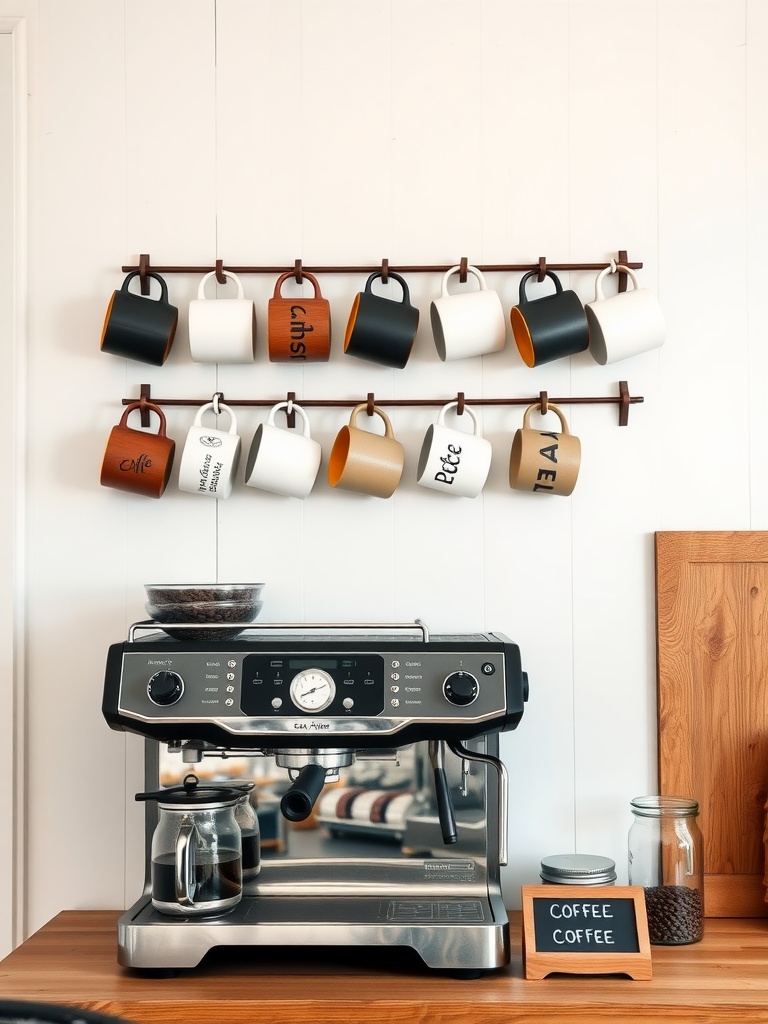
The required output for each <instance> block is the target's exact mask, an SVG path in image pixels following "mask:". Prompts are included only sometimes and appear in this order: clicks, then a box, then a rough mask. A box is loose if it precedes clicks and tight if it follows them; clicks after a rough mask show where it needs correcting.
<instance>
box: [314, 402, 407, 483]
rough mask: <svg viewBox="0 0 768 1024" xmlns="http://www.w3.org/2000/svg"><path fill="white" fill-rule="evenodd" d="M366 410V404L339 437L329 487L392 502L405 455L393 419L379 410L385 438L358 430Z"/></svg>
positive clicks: (330, 466) (354, 413)
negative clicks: (392, 422)
mask: <svg viewBox="0 0 768 1024" xmlns="http://www.w3.org/2000/svg"><path fill="white" fill-rule="evenodd" d="M366 409H367V405H366V403H365V402H361V403H360V405H356V406H355V408H354V409H353V410H352V415H351V416H350V418H349V425H348V426H345V427H342V428H341V430H340V431H339V433H338V434H337V436H336V440H335V441H334V443H333V448H332V450H331V455H330V459H329V460H328V483H329V484H330V485H331V487H339V488H341V489H342V490H345V491H357V492H358V493H360V494H371V495H373V496H374V497H375V498H390V497H391V496H392V495H393V494H394V493H395V489H396V488H397V485H398V484H399V483H400V477H401V476H402V474H403V462H404V456H405V453H404V451H403V446H402V445H401V444H400V442H399V441H398V440H397V439H396V438H395V435H394V432H393V430H392V424H391V423H390V422H389V417H388V416H387V414H386V413H384V412H382V410H381V409H379V408H377V407H376V406H374V407H373V412H374V414H375V415H377V416H380V417H381V419H382V420H383V421H384V434H383V435H382V434H376V433H373V431H370V430H363V429H362V428H361V427H358V426H357V418H358V416H359V415H360V413H361V412H365V411H366Z"/></svg>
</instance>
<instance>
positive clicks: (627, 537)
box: [0, 0, 768, 937]
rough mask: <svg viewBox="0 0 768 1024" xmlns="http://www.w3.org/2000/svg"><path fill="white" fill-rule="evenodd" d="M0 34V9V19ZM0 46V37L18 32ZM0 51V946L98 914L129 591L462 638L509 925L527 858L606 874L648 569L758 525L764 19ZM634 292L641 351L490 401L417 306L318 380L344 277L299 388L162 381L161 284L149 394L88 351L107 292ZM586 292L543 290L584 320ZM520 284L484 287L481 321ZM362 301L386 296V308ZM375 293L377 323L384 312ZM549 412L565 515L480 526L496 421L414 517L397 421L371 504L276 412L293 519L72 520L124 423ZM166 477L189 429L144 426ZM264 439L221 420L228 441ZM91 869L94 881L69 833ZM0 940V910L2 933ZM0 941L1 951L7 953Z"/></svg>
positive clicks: (167, 24) (546, 13)
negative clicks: (579, 302) (17, 528)
mask: <svg viewBox="0 0 768 1024" xmlns="http://www.w3.org/2000/svg"><path fill="white" fill-rule="evenodd" d="M12 13H14V0H0V15H2V14H12ZM16 13H18V9H17V10H16ZM22 13H26V14H27V15H28V19H29V23H30V33H29V46H30V61H31V69H32V79H31V88H30V93H31V96H30V218H31V220H30V225H31V230H30V251H31V259H30V306H29V317H30V323H29V343H28V359H29V376H28V388H27V396H26V399H27V404H28V410H29V415H28V422H27V424H26V439H27V460H28V461H27V468H26V471H25V473H24V479H23V480H22V481H21V484H22V486H23V487H24V492H25V501H26V508H27V512H26V521H25V529H26V536H27V544H28V548H27V572H26V582H25V587H26V590H25V593H26V599H27V627H28V632H27V647H28V653H27V667H26V672H25V680H24V684H25V693H26V700H27V714H28V740H27V745H28V753H29V761H28V777H29V789H28V792H27V841H26V864H27V868H28V872H27V878H28V881H27V887H26V891H25V893H24V894H23V901H22V902H23V909H24V910H25V913H26V918H25V921H26V923H25V926H24V931H25V932H26V931H31V930H33V929H34V928H37V927H39V926H40V925H41V924H43V923H44V922H45V921H46V920H48V919H49V918H50V917H51V916H52V915H53V914H55V913H56V912H57V911H59V910H61V909H64V908H67V907H117V906H123V905H126V904H128V903H130V902H132V901H133V899H134V898H135V897H136V895H137V893H138V889H139V884H140V877H141V867H142V865H141V856H142V836H141V815H140V813H139V812H138V811H137V808H136V805H135V804H134V802H133V799H132V797H133V793H135V792H136V791H137V789H138V788H139V787H140V785H141V763H140V762H141V747H140V743H139V742H138V741H136V740H135V739H131V738H126V737H123V736H121V735H118V734H116V733H111V732H110V731H109V730H108V729H107V727H106V726H105V724H104V722H103V720H102V717H101V710H100V703H101V686H102V678H103V666H104V658H105V653H106V648H107V646H108V644H109V643H111V642H114V641H117V640H119V639H121V638H122V637H123V636H124V634H125V630H126V627H127V625H128V624H129V623H130V622H132V621H135V620H136V619H138V618H141V617H142V616H143V584H144V583H145V582H148V581H157V580H162V579H169V580H170V579H180V580H181V579H193V580H194V579H199V578H213V577H216V576H217V575H218V577H219V578H220V579H221V580H248V579H254V578H258V579H263V580H265V581H266V583H267V588H266V591H265V597H266V602H265V607H264V612H263V617H264V618H265V619H271V620H297V619H298V620H305V621H311V620H327V619H333V620H339V621H343V620H345V619H354V620H358V621H359V620H398V621H401V620H407V619H413V618H415V617H417V616H418V617H421V618H424V619H425V620H426V621H427V623H428V624H429V625H430V627H431V628H432V629H433V630H435V631H446V630H451V629H459V630H475V629H483V628H488V629H496V630H501V631H503V632H506V633H508V634H509V635H510V636H511V637H513V638H514V639H515V640H516V641H517V642H518V643H519V644H520V647H521V650H522V653H523V659H524V664H525V667H526V669H527V670H528V672H529V675H530V680H531V700H530V704H529V707H528V710H527V713H526V715H525V718H524V720H523V723H522V724H521V726H520V728H519V729H518V731H517V732H516V733H514V734H512V735H510V736H508V737H505V738H504V740H503V753H504V757H505V760H506V762H507V764H508V766H509V769H510V774H511V779H512V796H511V805H512V806H511V813H512V816H511V822H512V824H511V835H510V841H511V842H510V849H511V863H510V867H509V868H508V869H507V872H506V875H505V881H506V892H507V897H508V901H509V902H510V904H512V905H514V904H516V903H517V897H518V886H519V884H520V883H521V882H522V881H530V880H535V877H536V872H537V865H538V861H539V859H540V858H541V856H543V855H545V854H548V853H553V852H561V851H568V850H573V849H576V850H579V851H582V852H596V853H603V854H607V855H609V856H612V857H614V858H615V859H616V861H617V863H618V866H619V870H620V876H621V875H622V874H624V876H625V867H624V862H625V836H626V831H627V828H628V824H629V823H628V820H627V819H628V812H627V805H628V801H629V799H630V798H631V797H632V796H634V795H637V794H638V793H640V792H641V791H650V790H652V789H653V788H654V785H655V683H654V671H655V666H654V649H655V648H654V611H653V607H654V606H653V602H654V593H653V533H654V531H655V530H659V529H705V528H714V529H748V528H749V529H761V528H763V527H764V526H765V525H766V523H768V484H766V483H765V482H764V477H765V474H764V472H763V461H764V460H763V452H762V444H761V441H762V437H763V435H764V433H765V430H766V426H767V425H768V424H766V418H767V414H766V412H765V411H764V410H765V403H764V401H763V382H764V379H765V369H766V357H765V355H764V350H765V342H764V331H763V322H764V313H763V309H762V307H763V302H764V300H763V298H762V293H763V291H764V285H763V282H764V281H765V279H766V272H767V271H768V266H767V264H768V247H766V244H765V243H766V228H767V227H768V200H767V198H766V197H767V196H768V150H767V148H766V133H765V119H764V107H763V102H762V100H763V97H764V95H765V93H766V89H767V88H768V60H767V59H766V58H768V8H767V7H766V5H764V4H763V3H762V0H705V2H701V0H665V2H663V3H657V2H655V0H540V2H539V3H536V4H531V3H523V2H520V0H482V2H477V3H474V4H467V3H466V2H463V0H462V2H460V0H378V2H368V0H366V2H360V0H326V2H324V3H322V4H318V3H312V2H309V0H160V2H158V0H131V2H129V3H125V2H122V0H69V2H68V3H67V4H60V3H57V2H55V0H37V2H36V3H28V4H25V10H24V11H23V12H22ZM619 248H625V249H627V250H628V251H629V254H630V258H632V259H636V260H642V261H643V263H644V268H643V270H642V271H641V272H640V277H641V283H642V284H643V285H644V286H646V287H650V288H652V289H654V290H656V291H657V292H658V294H659V297H660V299H661V301H662V304H663V306H664V309H665V313H666V316H667V320H668V329H669V333H668V342H667V345H666V346H665V347H664V349H662V350H661V351H660V352H654V353H649V354H646V355H642V356H638V357H635V358H634V359H632V360H629V361H626V362H625V363H622V364H619V365H617V366H608V367H599V366H597V365H596V364H595V363H594V362H593V361H592V360H591V358H590V357H589V356H588V354H584V355H581V356H578V357H574V358H572V359H571V360H568V361H561V362H559V363H554V364H548V365H546V366H544V367H540V368H538V369H533V370H532V369H528V368H526V367H525V366H524V365H523V363H522V361H521V360H520V359H519V357H518V355H517V352H516V350H515V348H514V344H513V342H512V340H511V336H510V338H509V342H508V345H507V348H506V350H505V351H504V352H503V353H501V354H498V355H495V356H492V357H486V358H485V359H483V360H473V361H467V362H463V363H454V364H442V363H440V361H439V360H438V358H437V355H436V353H435V350H434V346H433V344H432V339H431V332H430V328H429V315H428V310H429V301H430V299H431V297H432V296H433V295H435V294H436V292H437V290H438V289H439V284H440V279H439V276H438V275H410V277H409V285H410V287H411V295H412V301H414V302H415V303H416V304H417V305H419V307H420V309H421V312H422V322H421V327H420V330H419V335H418V338H417V342H416V347H415V351H414V355H413V357H412V359H411V361H410V363H409V364H408V366H407V368H406V369H405V370H403V371H391V370H387V369H385V368H381V367H376V366H374V365H373V364H366V363H363V362H359V361H356V360H354V359H352V358H350V357H346V356H344V355H343V354H342V351H341V342H342V335H343V328H344V325H345V323H346V319H347V314H348V311H349V307H350V305H351V301H352V297H353V295H354V293H355V292H356V291H357V290H358V289H359V288H360V287H362V283H363V279H362V278H358V277H349V278H344V277H340V276H333V277H330V276H328V277H326V278H323V279H322V280H321V285H322V288H323V293H324V294H325V295H326V297H328V298H329V299H330V301H331V305H332V316H333V323H334V328H335V332H334V352H333V356H332V359H331V362H330V363H329V364H324V365H321V364H317V365H310V366H306V367H305V368H303V369H296V368H295V367H291V366H286V365H283V364H271V363H269V362H268V360H267V357H266V342H265V327H266V304H267V300H268V298H269V297H270V296H271V293H272V288H273V286H274V280H273V279H272V278H269V279H268V278H266V277H260V276H253V277H249V278H247V279H246V280H245V284H246V288H247V294H249V295H250V296H253V297H254V299H255V300H256V303H257V311H258V315H259V321H260V331H261V333H260V344H259V346H258V350H259V351H258V357H257V361H256V364H255V365H254V366H253V367H224V366H222V367H220V368H216V367H211V366H204V365H196V364H193V363H192V362H191V361H190V359H189V355H188V348H187V344H186V313H185V308H186V304H187V303H188V301H189V300H190V299H191V298H193V297H194V296H195V294H196V290H197V283H198V281H197V279H196V278H195V277H193V276H189V277H185V276H175V275H174V276H173V277H171V276H170V275H169V278H168V284H169V289H170V292H171V299H172V301H173V302H174V303H175V304H176V305H178V306H179V307H180V310H181V322H180V328H179V332H178V335H177V341H176V344H175V346H174V351H173V352H172V354H171V357H170V358H169V360H168V362H167V363H166V365H165V366H164V367H162V368H152V367H145V366H144V365H142V364H138V363H131V364H127V363H126V362H123V361H121V360H117V359H114V358H112V357H111V356H107V355H103V354H101V353H100V352H99V351H98V339H99V334H100V330H101V324H102V319H103V315H104V310H105V307H106V303H107V300H108V298H109V295H110V293H111V291H112V290H113V289H114V288H115V287H118V286H119V284H120V283H121V281H122V274H121V273H120V267H121V265H122V264H124V263H135V262H136V261H137V258H138V254H139V253H141V252H148V253H149V254H150V256H151V259H152V262H153V263H156V264H158V265H162V264H164V263H171V264H173V263H183V264H210V263H211V262H212V261H213V260H214V259H215V258H217V257H220V258H222V259H223V260H224V261H225V264H230V265H242V264H258V263H268V264H286V265H287V266H290V265H292V264H293V261H294V260H295V259H297V258H301V259H302V260H303V261H304V263H305V264H306V265H312V264H334V263H345V264H357V263H359V264H369V263H377V262H378V261H379V260H381V259H382V258H384V257H386V258H388V259H389V260H390V263H391V265H392V266H393V267H396V266H397V264H398V263H406V264H407V263H446V262H449V261H456V262H458V260H459V258H460V257H461V256H464V255H466V256H467V257H468V258H469V259H470V261H471V262H476V263H505V262H535V261H536V260H537V259H538V257H539V256H541V255H545V256H546V257H547V258H548V259H549V260H550V261H552V262H582V261H587V262H593V261H601V260H607V259H608V258H610V257H611V256H612V255H615V253H616V252H617V250H618V249H619ZM593 277H594V275H593V274H591V273H586V272H578V273H577V272H574V273H572V274H570V275H568V274H564V275H562V278H563V284H564V286H565V287H569V286H570V287H572V288H575V289H576V290H577V291H578V293H579V294H580V296H581V297H582V298H583V299H584V301H588V300H589V299H591V298H592V293H593ZM518 283H519V275H511V274H510V275H489V285H491V286H492V287H496V288H497V289H498V290H499V292H500V294H501V296H502V300H503V302H504V305H505V307H506V308H509V307H511V306H512V305H513V304H514V303H515V302H516V300H517V288H518ZM394 287H395V288H396V287H397V286H394ZM393 294H395V293H394V292H393ZM619 379H627V380H628V382H629V386H630V390H631V391H632V393H633V394H639V395H643V396H644V397H645V402H644V404H643V405H638V406H633V407H632V409H631V411H630V421H629V426H628V427H627V428H619V427H618V426H617V422H618V419H617V415H616V410H615V408H613V407H606V406H572V407H566V409H565V412H566V415H567V417H568V419H569V423H570V426H571V429H572V430H573V432H574V433H576V434H578V435H579V436H580V437H581V440H582V446H583V453H584V454H583V466H582V472H581V476H580V479H579V483H578V486H577V488H576V491H575V492H574V494H573V496H572V497H571V498H567V499H562V498H553V499H551V500H548V499H546V498H542V497H541V496H531V495H524V494H519V493H514V492H512V491H510V490H509V488H508V486H507V461H508V455H509V447H510V444H511V438H512V434H513V432H514V430H515V429H516V427H517V426H518V425H519V424H520V422H521V419H522V410H521V409H519V408H512V409H509V408H508V409H498V408H486V409H483V410H482V414H481V421H482V424H483V428H484V431H485V432H486V435H487V436H488V437H489V438H490V439H491V440H492V442H493V445H494V464H493V466H492V470H491V475H490V479H489V483H488V485H487V488H486V490H485V492H484V494H483V496H482V497H480V498H478V499H477V500H475V501H465V500H456V501H452V500H450V499H447V498H445V497H444V496H442V495H439V494H433V493H431V492H427V491H422V489H420V488H417V487H416V485H415V483H414V478H415V466H416V459H417V454H418V448H419V445H420V440H421V437H422V436H423V433H424V430H425V429H426V426H427V424H428V422H429V419H430V416H431V415H432V413H431V412H430V411H428V410H423V409H421V410H418V409H397V410H393V412H392V420H393V424H394V426H395V431H396V433H397V435H398V436H399V437H400V439H401V440H402V441H403V442H404V444H405V446H406V460H407V461H406V469H405V474H404V482H403V485H402V486H401V488H400V489H399V490H398V491H397V493H396V495H395V496H394V498H392V499H391V500H389V501H379V500H376V499H372V498H371V499H367V498H364V497H361V496H358V495H351V494H344V493H342V492H335V491H333V490H332V489H330V488H329V487H328V485H327V483H325V482H324V479H325V478H324V467H325V465H326V463H327V454H328V451H329V449H330V445H331V443H332V440H333V437H334V436H335V434H336V431H337V430H338V428H339V426H340V424H341V422H343V419H344V413H343V411H342V410H334V409H324V410H311V419H312V424H313V433H314V434H315V436H317V438H318V439H319V440H320V441H321V443H322V444H323V449H324V462H323V469H322V470H321V477H320V481H319V483H318V485H317V487H316V490H315V492H314V493H313V494H312V495H311V496H310V498H309V499H308V500H307V501H306V502H304V503H302V502H298V501H294V500H292V499H283V498H278V497H277V496H270V495H266V494H260V493H257V492H252V491H250V490H249V489H247V488H245V487H244V486H243V484H242V478H241V479H240V481H239V483H238V485H237V487H236V490H235V492H234V494H233V496H232V498H231V499H230V500H229V501H228V502H222V503H221V504H220V505H219V506H218V507H217V506H216V505H215V504H214V503H209V502H206V501H204V500H201V499H199V498H196V497H195V496H194V495H188V494H182V493H180V492H179V491H178V490H177V488H176V476H175V474H174V477H173V478H172V482H171V485H170V487H169V490H168V491H167V492H166V495H165V496H164V497H163V499H162V500H161V501H158V502H153V501H149V500H147V499H142V498H134V497H132V496H125V495H122V494H120V493H118V492H116V491H109V490H107V489H104V488H100V487H99V485H98V470H99V465H100V460H101V455H102V450H103V445H104V441H105V438H106V436H107V434H108V432H109V429H110V427H111V426H112V425H113V424H114V423H115V422H116V421H117V419H118V418H119V416H120V413H121V407H120V402H121V399H122V398H123V397H124V396H128V395H134V394H137V389H138V385H139V384H141V383H143V382H148V383H150V384H151V385H152V389H153V391H154V392H155V394H157V395H163V396H165V397H172V396H188V395H193V396H200V397H201V398H202V397H205V396H210V395H211V394H212V393H213V391H214V390H216V389H219V390H221V391H223V392H224V394H225V395H226V396H228V397H230V398H236V397H271V396H273V395H274V396H275V397H279V396H281V395H284V394H285V393H286V391H287V390H289V389H290V390H294V391H296V392H297V394H298V395H299V396H300V397H301V396H303V397H306V398H310V397H311V398H322V397H357V396H361V397H364V396H365V395H366V394H367V392H369V391H373V392H374V393H375V394H376V395H377V396H379V397H380V398H389V397H397V398H405V397H414V396H416V397H442V396H446V398H448V397H450V396H452V395H455V393H456V391H458V390H462V391H464V392H465V393H466V394H467V396H480V395H482V396H488V397H491V396H502V395H515V396H525V395H535V394H537V393H538V392H539V391H540V390H542V389H546V390H547V391H548V392H549V394H550V395H569V394H572V395H603V394H615V393H616V389H617V384H616V382H617V381H618V380H619ZM167 416H168V427H169V434H170V435H171V436H172V437H174V438H175V439H176V440H177V443H178V444H179V445H180V444H181V442H182V441H183V438H184V436H185V433H186V429H187V426H188V425H189V424H190V423H191V419H192V412H191V410H188V409H169V410H167ZM265 416H266V413H265V412H264V410H256V409H245V410H242V411H239V412H238V422H239V426H240V428H241V433H242V435H243V438H244V443H245V445H246V447H247V445H248V444H249V443H250V439H251V437H252V435H253V432H254V430H255V428H256V425H257V424H258V423H259V422H261V421H262V420H263V419H264V418H265ZM96 832H97V833H98V837H99V853H98V857H96V856H95V855H94V838H95V836H94V834H95V833H96ZM4 913H6V910H5V908H3V909H2V910H0V914H4ZM19 937H20V936H19Z"/></svg>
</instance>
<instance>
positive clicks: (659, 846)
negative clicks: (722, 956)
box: [628, 796, 704, 946]
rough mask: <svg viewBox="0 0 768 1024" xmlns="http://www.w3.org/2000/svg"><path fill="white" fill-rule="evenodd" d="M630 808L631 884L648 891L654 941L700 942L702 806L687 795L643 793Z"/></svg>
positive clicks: (663, 943) (659, 943)
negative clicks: (648, 794) (700, 827)
mask: <svg viewBox="0 0 768 1024" xmlns="http://www.w3.org/2000/svg"><path fill="white" fill-rule="evenodd" d="M630 806H631V808H632V814H633V821H632V827H631V828H630V830H629V840H628V843H629V884H630V885H640V886H642V887H643V889H644V890H645V906H646V910H647V912H648V932H649V937H650V940H651V943H653V944H654V945H656V946H678V945H685V944H686V943H691V942H698V941H699V940H700V939H701V938H702V936H703V935H704V844H703V840H702V836H701V831H700V830H699V826H698V823H697V821H696V818H697V817H698V814H699V805H698V803H697V801H696V800H692V799H691V798H689V797H683V796H639V797H635V799H634V800H632V801H631V805H630Z"/></svg>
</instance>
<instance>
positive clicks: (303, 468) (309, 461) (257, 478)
mask: <svg viewBox="0 0 768 1024" xmlns="http://www.w3.org/2000/svg"><path fill="white" fill-rule="evenodd" d="M281 409H285V410H286V412H287V413H290V412H295V413H298V415H299V416H300V418H301V420H302V422H303V430H302V431H301V432H299V431H298V430H291V429H290V428H285V429H283V428H282V427H278V426H277V425H276V424H275V413H277V412H279V411H280V410H281ZM321 455H322V451H321V448H320V445H319V443H318V442H317V441H315V439H314V438H313V437H311V436H310V432H309V417H308V416H307V414H306V413H305V412H304V410H303V409H302V408H301V406H300V405H297V404H296V402H293V403H289V402H278V403H277V405H273V406H272V408H271V409H270V411H269V418H268V419H267V422H266V423H262V424H260V425H259V426H258V427H257V428H256V433H255V435H254V438H253V441H252V443H251V448H250V451H249V453H248V461H247V463H246V467H245V482H246V484H247V485H248V486H249V487H258V488H260V489H261V490H263V491H272V492H274V493H275V494H287V495H290V496H291V497H294V498H306V496H307V495H308V494H309V492H310V491H311V490H312V488H313V487H314V484H315V480H316V478H317V471H318V470H319V469H320V458H321Z"/></svg>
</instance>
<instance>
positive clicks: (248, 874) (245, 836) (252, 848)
mask: <svg viewBox="0 0 768 1024" xmlns="http://www.w3.org/2000/svg"><path fill="white" fill-rule="evenodd" d="M216 785H217V786H222V787H224V788H225V789H232V790H234V791H235V792H236V793H237V794H238V801H237V804H236V805H235V821H236V822H237V824H238V825H239V826H240V837H241V841H242V848H243V890H244V892H245V893H246V895H250V894H251V893H250V892H249V888H250V887H249V883H251V882H255V881H256V877H257V875H258V874H259V872H260V871H261V835H260V831H259V819H258V817H257V815H256V808H255V807H254V805H253V798H252V794H253V790H254V789H255V785H256V784H255V783H254V782H253V781H252V780H251V779H231V780H227V781H226V782H217V783H216Z"/></svg>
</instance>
